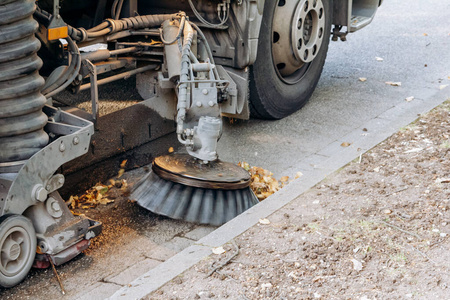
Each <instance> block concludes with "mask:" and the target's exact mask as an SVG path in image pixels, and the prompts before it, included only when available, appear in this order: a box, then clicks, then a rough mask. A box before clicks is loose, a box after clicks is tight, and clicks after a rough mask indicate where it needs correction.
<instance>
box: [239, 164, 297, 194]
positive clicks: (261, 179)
mask: <svg viewBox="0 0 450 300" xmlns="http://www.w3.org/2000/svg"><path fill="white" fill-rule="evenodd" d="M238 165H239V166H240V167H242V168H244V169H245V170H246V171H248V172H249V173H250V176H251V181H250V188H251V189H252V190H253V192H254V193H255V195H256V197H258V199H259V201H262V200H264V199H266V198H267V197H269V196H270V195H272V194H274V193H275V192H277V191H279V190H280V189H282V188H283V187H284V186H286V185H288V184H289V182H290V181H289V176H283V177H281V179H280V180H277V179H275V178H274V177H273V173H272V172H270V171H268V170H265V169H263V168H260V167H251V166H250V165H249V164H248V163H246V162H239V163H238ZM302 175H303V174H302V173H301V172H297V174H296V177H295V179H297V178H298V177H300V176H302Z"/></svg>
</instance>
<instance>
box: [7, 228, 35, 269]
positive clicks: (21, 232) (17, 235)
mask: <svg viewBox="0 0 450 300" xmlns="http://www.w3.org/2000/svg"><path fill="white" fill-rule="evenodd" d="M31 244H32V243H31V238H30V236H29V234H28V233H27V231H26V230H25V229H24V228H22V227H18V226H16V227H13V228H10V229H9V230H8V231H7V232H6V234H5V235H4V236H3V237H2V238H1V240H0V272H1V273H3V274H4V275H5V276H8V277H13V276H16V275H17V274H19V273H21V272H22V271H23V270H24V269H25V268H27V265H28V262H29V256H30V252H31V251H34V249H31Z"/></svg>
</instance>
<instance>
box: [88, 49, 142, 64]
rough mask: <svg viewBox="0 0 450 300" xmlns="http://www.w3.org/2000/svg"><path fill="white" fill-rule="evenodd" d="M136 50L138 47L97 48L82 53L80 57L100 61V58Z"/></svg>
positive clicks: (103, 58) (105, 58) (104, 58)
mask: <svg viewBox="0 0 450 300" xmlns="http://www.w3.org/2000/svg"><path fill="white" fill-rule="evenodd" d="M137 51H139V48H138V47H129V48H123V49H117V50H111V51H110V50H107V49H102V50H97V51H94V52H85V53H82V54H81V59H82V60H86V59H87V60H90V61H91V62H94V61H102V60H107V59H108V58H110V57H111V56H115V55H120V54H126V53H131V52H137Z"/></svg>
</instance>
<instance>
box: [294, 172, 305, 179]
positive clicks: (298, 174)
mask: <svg viewBox="0 0 450 300" xmlns="http://www.w3.org/2000/svg"><path fill="white" fill-rule="evenodd" d="M302 176H303V173H302V172H297V173H295V178H294V179H297V178H300V177H302Z"/></svg>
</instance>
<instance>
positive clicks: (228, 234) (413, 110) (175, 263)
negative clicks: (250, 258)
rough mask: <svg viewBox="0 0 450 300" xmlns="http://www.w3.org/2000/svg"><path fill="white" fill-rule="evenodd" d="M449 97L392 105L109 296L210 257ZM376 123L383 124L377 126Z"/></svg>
mask: <svg viewBox="0 0 450 300" xmlns="http://www.w3.org/2000/svg"><path fill="white" fill-rule="evenodd" d="M449 97H450V91H445V90H441V91H437V92H436V93H434V94H433V95H431V96H430V97H429V98H427V99H426V100H420V99H416V100H415V101H417V102H416V103H415V105H411V106H410V108H408V107H407V106H406V107H405V105H404V103H400V104H398V105H396V106H393V107H392V108H391V109H393V110H397V109H398V108H401V109H402V110H404V111H403V112H402V113H401V114H394V115H393V116H391V118H392V117H393V119H390V118H389V117H386V112H388V111H389V110H391V109H389V110H387V111H386V112H384V113H382V114H381V115H379V116H378V117H375V118H373V119H371V120H370V121H368V122H367V123H366V124H364V125H363V126H361V127H360V128H358V129H356V130H354V131H352V132H350V133H349V134H347V135H345V136H343V137H340V138H338V139H337V140H336V142H335V143H331V144H329V145H328V146H327V147H334V148H335V145H333V144H336V143H339V141H340V140H345V138H346V137H347V136H358V135H359V136H360V138H359V139H357V140H354V142H353V143H352V144H351V146H350V147H347V148H342V149H340V151H336V152H335V154H334V155H332V156H330V157H329V158H327V159H325V160H324V161H323V162H322V163H320V164H319V165H317V166H316V167H315V168H314V169H313V170H311V171H307V172H304V175H303V176H302V177H301V179H300V180H297V181H294V182H292V183H291V184H289V185H288V186H286V187H284V188H283V189H282V190H280V191H278V192H277V193H275V194H273V195H272V196H270V197H268V198H267V199H266V200H264V201H263V202H260V203H259V204H258V205H256V206H253V207H252V208H250V209H249V210H247V211H245V212H244V213H242V214H241V215H239V216H237V217H236V218H234V219H232V220H231V221H229V222H227V223H226V224H224V225H222V226H221V227H219V228H217V229H216V230H215V231H213V232H211V233H210V234H209V235H207V236H205V237H204V238H202V239H201V240H199V241H198V242H197V243H195V244H194V245H192V246H190V247H188V248H186V249H184V250H183V251H181V252H180V253H178V254H176V255H174V256H173V257H171V258H170V259H168V260H167V261H165V262H164V263H162V264H160V265H158V266H156V267H155V268H154V269H152V270H150V271H149V272H147V273H145V274H144V275H142V276H140V277H138V278H137V279H135V280H133V281H132V282H131V283H130V284H128V285H127V286H124V287H122V288H121V289H119V290H118V291H117V292H115V293H114V294H113V295H112V296H111V297H110V298H108V299H141V298H143V297H145V296H147V295H149V294H150V293H152V292H154V291H156V290H157V289H158V288H160V287H161V286H163V285H164V284H166V283H167V282H169V281H170V280H172V279H173V278H175V277H176V276H178V275H180V274H182V273H183V272H185V271H187V270H188V269H189V268H191V267H192V266H194V265H195V264H197V263H198V262H200V261H201V260H203V259H205V258H207V257H208V256H209V255H210V254H212V252H211V248H212V247H217V246H220V245H223V244H225V243H227V242H229V241H231V240H232V239H234V238H236V237H237V236H239V235H241V234H242V233H243V232H245V231H246V230H248V229H249V228H250V227H252V226H254V225H255V224H257V223H258V221H259V219H261V218H266V217H268V216H269V215H271V214H272V213H274V212H276V211H277V210H279V209H280V208H282V207H283V206H285V205H286V204H288V203H289V202H291V201H292V200H294V199H296V198H297V197H299V196H300V195H301V194H303V193H304V192H306V191H307V190H309V189H310V188H311V187H313V186H315V185H316V184H317V183H319V182H321V181H322V180H323V179H325V178H326V177H327V176H328V175H330V174H332V173H334V172H336V171H337V170H339V169H340V168H342V167H344V166H346V165H347V164H348V163H350V162H351V161H353V160H354V159H356V158H358V157H360V155H362V154H363V153H365V152H367V151H368V150H370V149H372V148H373V147H375V146H376V145H378V144H379V143H381V142H382V141H384V140H385V139H387V138H388V137H390V136H391V135H393V134H394V133H396V132H397V131H398V130H399V129H401V128H402V127H403V126H406V125H408V124H410V123H411V122H414V121H415V120H416V119H417V118H418V117H419V115H421V114H424V113H427V112H429V111H430V110H432V109H433V108H435V107H437V106H438V105H440V104H442V103H443V102H445V101H446V100H447V99H448V98H449ZM372 123H373V124H372ZM365 125H367V126H365ZM373 126H381V127H378V128H376V127H375V128H373ZM366 127H370V128H371V130H370V131H369V132H370V134H367V135H365V136H362V135H361V129H362V128H366ZM327 147H326V148H327Z"/></svg>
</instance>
